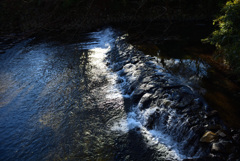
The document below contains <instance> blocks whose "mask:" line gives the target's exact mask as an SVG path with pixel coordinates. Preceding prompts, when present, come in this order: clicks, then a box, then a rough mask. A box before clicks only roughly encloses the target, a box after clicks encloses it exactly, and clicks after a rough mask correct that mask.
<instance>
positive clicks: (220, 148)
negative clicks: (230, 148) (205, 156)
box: [211, 143, 224, 152]
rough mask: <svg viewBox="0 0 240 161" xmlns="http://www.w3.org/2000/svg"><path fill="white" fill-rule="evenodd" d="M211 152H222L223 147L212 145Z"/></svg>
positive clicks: (217, 144) (216, 144)
mask: <svg viewBox="0 0 240 161" xmlns="http://www.w3.org/2000/svg"><path fill="white" fill-rule="evenodd" d="M211 151H212V152H223V151H224V149H223V147H222V146H221V145H220V144H219V143H213V144H212V148H211Z"/></svg>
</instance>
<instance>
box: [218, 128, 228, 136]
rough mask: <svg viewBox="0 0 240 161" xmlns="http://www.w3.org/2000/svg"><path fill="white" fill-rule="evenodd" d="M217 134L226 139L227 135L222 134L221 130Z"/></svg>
mask: <svg viewBox="0 0 240 161" xmlns="http://www.w3.org/2000/svg"><path fill="white" fill-rule="evenodd" d="M216 134H217V135H218V136H221V137H226V136H227V135H226V134H225V133H224V132H222V131H221V130H218V131H217V132H216Z"/></svg>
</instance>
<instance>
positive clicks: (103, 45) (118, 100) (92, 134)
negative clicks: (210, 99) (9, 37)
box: [0, 28, 225, 161]
mask: <svg viewBox="0 0 240 161" xmlns="http://www.w3.org/2000/svg"><path fill="white" fill-rule="evenodd" d="M84 38H87V39H86V41H85V42H81V43H60V42H55V41H46V40H35V39H34V38H31V39H27V40H23V41H21V42H19V43H16V44H15V45H14V46H13V47H12V48H10V49H8V50H6V52H5V53H4V54H1V55H0V69H1V70H0V93H1V96H0V160H4V161H7V160H29V161H30V160H86V161H90V160H98V161H103V160H104V161H105V160H126V161H127V160H143V161H144V160H183V159H186V158H197V157H201V156H204V155H206V154H207V153H208V152H209V148H210V147H209V146H202V145H201V144H200V143H199V139H200V137H201V135H195V134H196V133H197V132H199V130H201V129H202V128H203V126H206V125H208V124H221V126H222V128H225V125H222V121H221V120H217V121H216V120H215V122H214V123H212V122H211V119H210V121H209V120H208V121H206V118H205V116H206V115H205V113H204V112H202V111H204V110H206V111H208V109H207V108H208V104H207V102H206V101H204V98H203V97H202V96H201V91H204V88H202V87H199V86H198V85H197V86H196V85H195V84H193V83H196V82H197V81H196V80H199V79H200V78H201V77H204V76H206V75H207V73H206V72H207V69H208V68H209V66H208V65H207V64H205V63H204V62H199V61H196V60H190V59H186V60H179V59H170V60H163V59H162V60H161V59H159V58H157V57H153V56H148V55H144V54H143V53H141V52H139V51H137V49H136V48H134V47H133V46H131V45H130V44H128V43H127V42H124V36H119V33H118V32H116V31H114V30H113V29H111V28H107V29H104V30H100V31H98V32H92V33H88V34H85V35H84ZM132 53H135V55H134V54H132ZM126 54H129V55H126ZM163 61H164V62H163ZM171 64H172V65H171ZM179 64H185V65H186V64H188V65H190V68H180V67H181V66H180V65H179ZM170 66H171V67H172V68H174V69H172V70H170V69H169V68H170ZM186 69H192V70H189V71H187V70H186ZM175 70H178V71H180V72H175V73H174V71H175ZM181 72H182V73H184V72H185V73H188V74H190V75H191V74H192V75H191V77H190V78H191V79H190V80H188V79H187V78H186V77H189V75H186V74H185V77H183V75H184V74H181ZM196 72H198V74H197V77H195V76H193V75H195V74H196ZM177 73H178V74H177ZM151 75H155V76H156V77H152V76H151ZM160 77H161V79H160ZM136 82H137V83H136ZM179 95H180V96H179ZM181 95H184V96H181ZM185 96H186V97H185ZM187 96H188V97H187ZM149 98H150V100H149ZM189 98H190V99H191V100H190V99H189ZM174 99H175V100H174ZM202 100H203V101H202ZM190 102H191V103H190ZM185 106H189V109H192V110H193V111H189V110H185V111H182V109H183V110H184V108H185ZM200 106H201V107H200ZM169 107H171V108H169ZM177 108H182V109H181V111H179V110H178V109H177ZM194 110H196V111H197V112H198V114H197V116H196V115H195V113H194ZM190 115H192V116H190ZM156 116H157V117H156ZM159 116H161V117H159ZM196 117H199V118H196ZM159 118H160V119H159ZM193 120H195V122H194V121H193ZM200 121H203V123H202V124H201V125H199V127H198V126H196V125H197V124H200V123H199V122H200ZM193 122H194V123H193ZM208 122H211V123H208ZM179 133H181V134H179ZM189 140H190V141H189ZM190 145H191V146H190Z"/></svg>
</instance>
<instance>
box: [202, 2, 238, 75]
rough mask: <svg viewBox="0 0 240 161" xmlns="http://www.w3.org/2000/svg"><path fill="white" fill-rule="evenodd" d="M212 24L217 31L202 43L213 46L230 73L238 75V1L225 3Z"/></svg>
mask: <svg viewBox="0 0 240 161" xmlns="http://www.w3.org/2000/svg"><path fill="white" fill-rule="evenodd" d="M213 24H214V25H217V29H216V30H215V31H214V32H213V33H212V35H211V36H210V37H209V38H207V39H205V40H203V41H204V42H209V43H211V44H213V45H215V46H216V47H217V51H218V53H219V54H220V55H221V56H223V57H224V59H225V60H226V62H227V64H228V65H229V67H230V68H231V69H232V71H233V72H234V73H235V74H240V0H230V1H227V3H226V5H225V6H224V7H223V9H222V15H221V16H219V17H218V18H216V19H215V20H214V21H213Z"/></svg>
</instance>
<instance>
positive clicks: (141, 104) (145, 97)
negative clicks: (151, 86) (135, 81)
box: [138, 93, 152, 110]
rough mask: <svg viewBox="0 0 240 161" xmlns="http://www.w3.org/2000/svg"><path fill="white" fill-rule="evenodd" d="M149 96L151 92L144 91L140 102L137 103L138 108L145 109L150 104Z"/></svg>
mask: <svg viewBox="0 0 240 161" xmlns="http://www.w3.org/2000/svg"><path fill="white" fill-rule="evenodd" d="M151 96H152V94H150V93H145V94H144V95H143V96H142V98H141V100H140V102H139V103H138V107H139V109H140V110H144V109H147V108H148V107H149V106H150V104H151V102H152V98H151Z"/></svg>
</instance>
